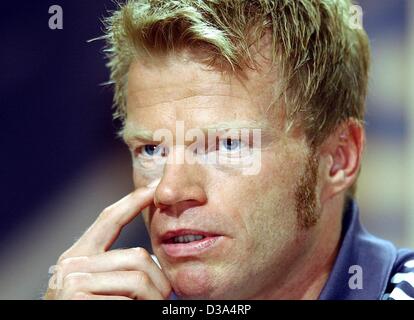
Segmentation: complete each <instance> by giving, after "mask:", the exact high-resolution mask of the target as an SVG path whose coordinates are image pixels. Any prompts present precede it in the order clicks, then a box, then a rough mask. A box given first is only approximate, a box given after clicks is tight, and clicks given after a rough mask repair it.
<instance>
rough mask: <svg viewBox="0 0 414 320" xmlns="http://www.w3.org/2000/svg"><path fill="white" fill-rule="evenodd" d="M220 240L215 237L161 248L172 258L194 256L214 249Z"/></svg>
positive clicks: (167, 244) (169, 244) (165, 245)
mask: <svg viewBox="0 0 414 320" xmlns="http://www.w3.org/2000/svg"><path fill="white" fill-rule="evenodd" d="M221 238H222V237H221V236H216V237H206V238H204V239H202V240H199V241H193V242H188V243H163V244H161V247H162V249H163V250H164V252H165V253H166V254H167V255H169V256H171V257H174V258H178V257H188V256H195V255H199V254H202V253H204V252H206V251H208V250H210V249H212V248H214V247H215V246H216V245H217V242H218V241H219V240H220V239H221Z"/></svg>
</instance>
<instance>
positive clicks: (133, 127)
mask: <svg viewBox="0 0 414 320" xmlns="http://www.w3.org/2000/svg"><path fill="white" fill-rule="evenodd" d="M118 137H120V138H121V139H122V140H124V142H125V143H128V142H129V141H131V140H147V141H152V139H153V137H154V133H153V132H152V131H151V130H149V129H147V128H144V127H142V126H139V125H137V124H135V123H131V122H127V123H126V124H125V126H124V127H123V128H122V129H121V130H120V131H119V132H118Z"/></svg>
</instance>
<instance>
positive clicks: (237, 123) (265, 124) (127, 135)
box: [118, 120, 273, 144]
mask: <svg viewBox="0 0 414 320" xmlns="http://www.w3.org/2000/svg"><path fill="white" fill-rule="evenodd" d="M189 129H200V130H202V131H204V132H208V131H209V130H217V131H220V130H241V129H249V130H254V129H259V130H262V131H264V132H270V131H271V130H272V129H273V128H272V126H271V125H270V123H269V121H268V120H262V121H257V120H232V121H220V122H215V123H212V124H209V125H206V126H203V127H202V128H188V129H187V130H189ZM118 136H119V137H120V138H122V139H123V140H124V142H125V143H127V144H128V142H130V141H133V140H143V141H153V137H154V131H152V130H149V129H147V128H145V127H143V126H141V125H138V124H136V123H131V122H127V123H126V124H125V126H124V127H123V128H122V129H121V130H120V131H119V132H118Z"/></svg>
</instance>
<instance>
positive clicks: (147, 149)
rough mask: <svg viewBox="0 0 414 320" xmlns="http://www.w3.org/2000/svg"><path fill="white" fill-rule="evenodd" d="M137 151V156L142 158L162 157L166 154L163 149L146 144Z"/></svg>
mask: <svg viewBox="0 0 414 320" xmlns="http://www.w3.org/2000/svg"><path fill="white" fill-rule="evenodd" d="M137 151H138V152H137V153H138V155H141V156H144V157H156V156H158V157H164V156H166V153H167V152H166V148H165V147H163V146H160V145H155V144H146V145H145V146H142V147H140V148H139V149H138V150H137Z"/></svg>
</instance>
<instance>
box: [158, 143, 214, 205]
mask: <svg viewBox="0 0 414 320" xmlns="http://www.w3.org/2000/svg"><path fill="white" fill-rule="evenodd" d="M174 152H176V151H175V149H174V150H172V153H174ZM169 157H171V158H169V159H168V160H170V161H167V163H166V164H165V166H164V172H163V176H162V178H161V181H160V183H159V184H158V186H157V189H156V190H155V195H154V203H155V207H157V208H159V209H162V210H167V209H168V208H169V209H177V208H178V207H179V206H180V205H182V204H183V203H186V206H185V207H187V206H188V205H189V204H190V203H191V206H198V205H202V204H204V203H206V202H207V195H206V193H205V190H204V188H203V184H202V182H203V181H202V180H203V177H202V172H201V170H200V168H199V166H198V165H196V164H190V163H186V162H185V161H182V162H180V161H177V159H178V157H176V155H175V154H170V155H169ZM171 159H175V160H171ZM173 211H177V210H173Z"/></svg>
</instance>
